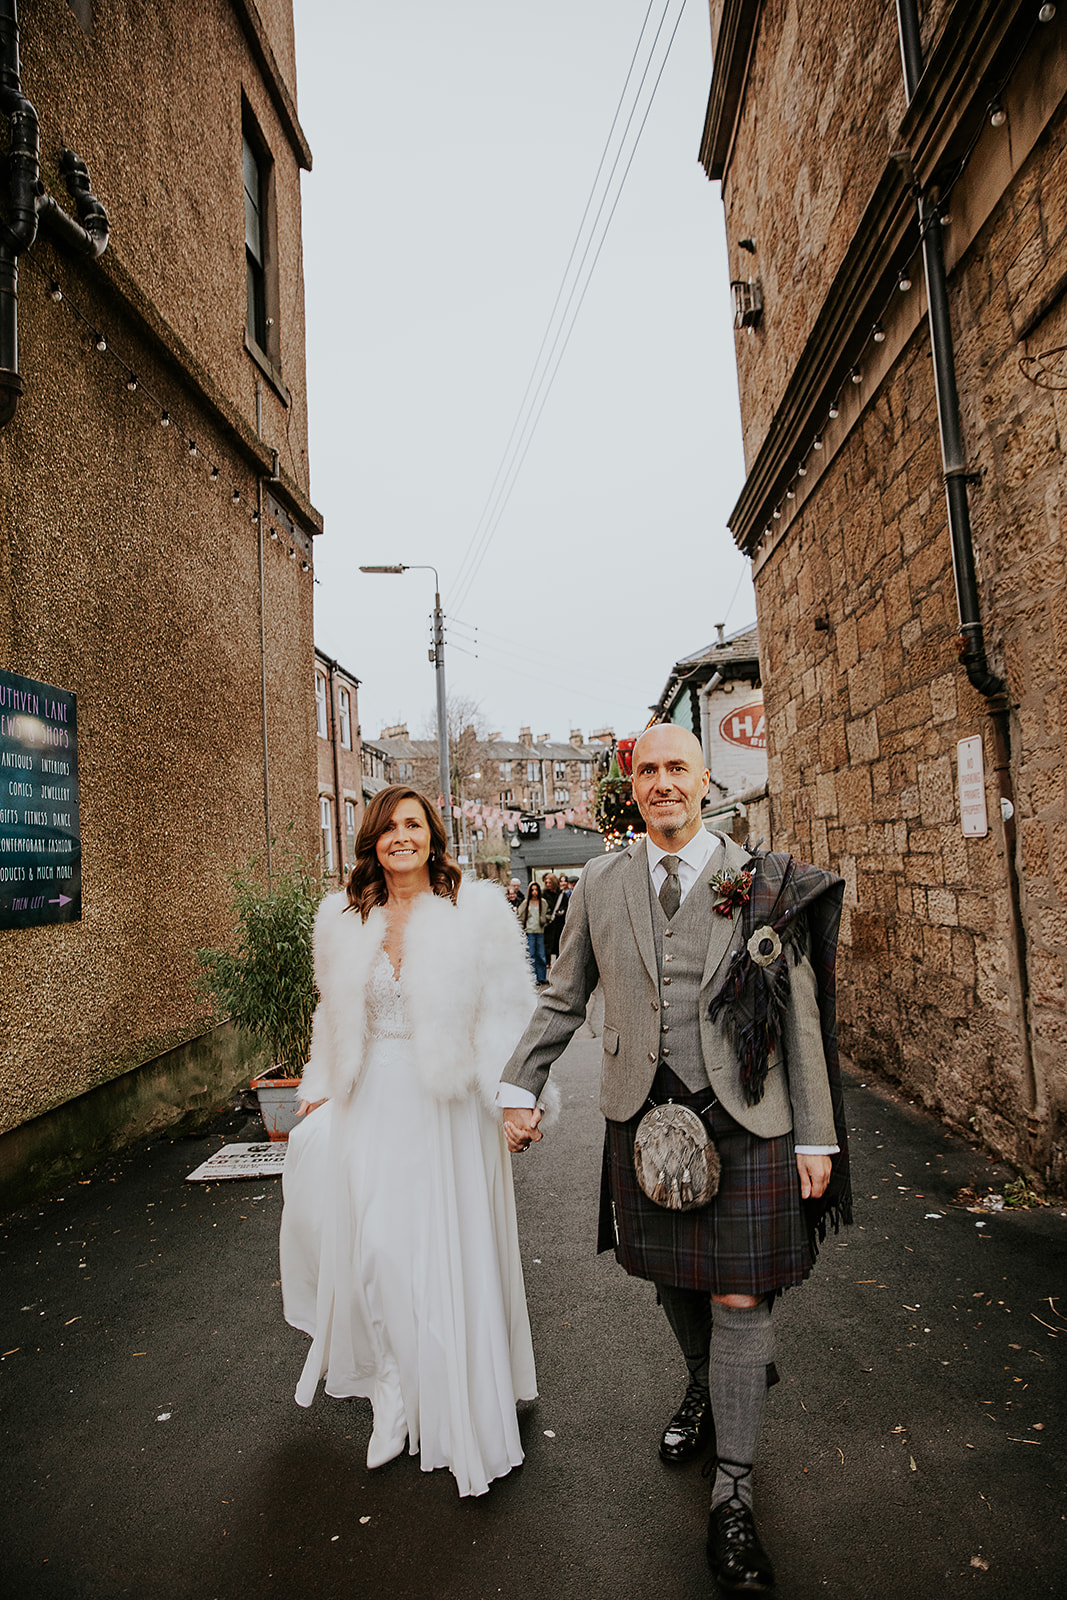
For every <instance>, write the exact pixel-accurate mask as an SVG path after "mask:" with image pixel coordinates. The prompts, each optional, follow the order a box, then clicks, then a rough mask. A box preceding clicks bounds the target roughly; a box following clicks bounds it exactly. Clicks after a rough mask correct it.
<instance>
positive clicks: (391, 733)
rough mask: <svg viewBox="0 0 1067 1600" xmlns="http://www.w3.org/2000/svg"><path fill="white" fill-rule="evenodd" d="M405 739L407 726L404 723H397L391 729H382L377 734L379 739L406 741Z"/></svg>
mask: <svg viewBox="0 0 1067 1600" xmlns="http://www.w3.org/2000/svg"><path fill="white" fill-rule="evenodd" d="M407 737H408V725H407V723H406V722H397V723H395V724H394V725H393V727H391V728H383V729H382V731H381V733H380V734H379V738H381V739H406V738H407Z"/></svg>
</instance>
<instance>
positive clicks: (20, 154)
mask: <svg viewBox="0 0 1067 1600" xmlns="http://www.w3.org/2000/svg"><path fill="white" fill-rule="evenodd" d="M0 111H2V112H3V114H4V115H5V116H6V117H7V119H8V123H9V126H10V138H9V147H8V158H7V173H6V179H7V181H6V184H5V185H4V188H5V189H6V194H5V196H4V198H5V202H6V204H5V212H6V219H5V220H2V221H0V427H4V426H5V425H6V424H7V423H9V422H10V421H11V419H12V417H13V416H14V415H15V412H16V410H17V408H18V403H19V398H20V396H21V395H22V390H23V383H22V379H21V377H20V376H19V334H18V283H19V269H18V258H19V256H20V255H22V253H23V251H25V250H29V249H30V248H31V246H32V245H33V243H34V240H35V239H36V238H37V225H38V221H40V223H41V224H42V225H43V226H44V227H45V228H46V229H47V231H48V232H49V233H51V234H52V236H53V237H54V238H55V239H57V240H58V241H59V243H61V244H65V245H67V246H68V248H70V249H74V250H76V251H78V253H79V254H81V255H86V256H91V257H97V256H102V255H103V253H104V251H105V250H106V249H107V241H108V221H107V212H106V211H105V210H104V208H103V206H102V205H101V204H100V201H99V200H98V199H97V198H96V196H95V195H94V194H93V192H92V190H91V188H90V187H89V173H88V170H87V168H86V166H85V163H84V161H82V160H81V159H80V157H78V156H76V155H75V154H74V152H73V150H64V151H63V152H62V154H61V155H60V159H59V170H60V173H61V175H62V177H63V182H64V183H65V184H66V187H67V193H68V194H69V195H70V197H71V199H72V200H73V202H74V206H75V209H76V211H77V213H78V221H77V222H75V220H74V218H73V217H72V216H70V215H69V213H68V212H66V211H64V210H63V207H62V206H61V205H59V204H58V202H57V201H55V200H54V199H53V198H52V196H51V195H50V194H45V193H44V191H43V189H42V187H41V168H40V124H39V122H38V120H37V112H36V111H35V110H34V108H33V106H32V105H31V103H30V101H29V100H27V98H26V96H25V95H24V94H23V92H22V73H21V67H20V64H19V25H18V14H17V12H16V9H15V0H0Z"/></svg>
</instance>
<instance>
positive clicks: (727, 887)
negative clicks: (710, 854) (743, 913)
mask: <svg viewBox="0 0 1067 1600" xmlns="http://www.w3.org/2000/svg"><path fill="white" fill-rule="evenodd" d="M711 887H712V891H713V893H714V895H715V909H716V911H717V912H718V913H719V915H720V917H732V916H733V914H734V911H735V910H736V908H737V907H738V906H745V905H747V904H748V897H749V895H750V894H751V893H752V873H751V872H748V871H746V870H745V869H744V868H742V870H741V871H740V872H714V873H712V876H711Z"/></svg>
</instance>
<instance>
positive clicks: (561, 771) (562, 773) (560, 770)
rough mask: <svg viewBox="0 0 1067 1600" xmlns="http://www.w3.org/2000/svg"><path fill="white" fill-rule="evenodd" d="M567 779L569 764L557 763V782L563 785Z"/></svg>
mask: <svg viewBox="0 0 1067 1600" xmlns="http://www.w3.org/2000/svg"><path fill="white" fill-rule="evenodd" d="M566 777H567V763H566V762H565V761H557V762H556V782H557V783H563V782H565V780H566Z"/></svg>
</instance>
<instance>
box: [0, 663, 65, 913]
mask: <svg viewBox="0 0 1067 1600" xmlns="http://www.w3.org/2000/svg"><path fill="white" fill-rule="evenodd" d="M81 859H82V849H81V822H80V819H79V814H78V705H77V698H76V696H75V695H72V694H70V693H69V692H68V691H67V690H66V689H54V688H53V687H52V686H51V685H50V684H47V683H37V682H36V681H35V680H34V679H33V678H20V677H19V676H18V675H17V674H16V673H13V672H0V928H35V927H38V926H40V924H41V923H45V922H76V921H77V920H78V919H79V918H80V917H81V914H82V889H81V881H82V869H81Z"/></svg>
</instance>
